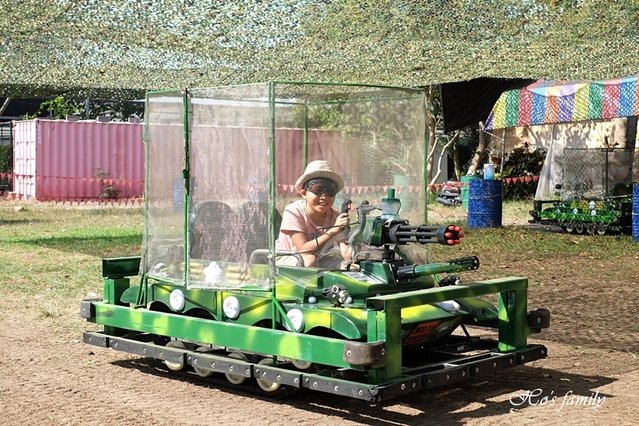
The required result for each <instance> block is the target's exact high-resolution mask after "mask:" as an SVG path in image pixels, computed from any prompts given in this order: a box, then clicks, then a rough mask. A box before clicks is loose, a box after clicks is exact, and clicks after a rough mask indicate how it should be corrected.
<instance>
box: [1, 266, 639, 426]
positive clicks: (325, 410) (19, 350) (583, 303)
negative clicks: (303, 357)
mask: <svg viewBox="0 0 639 426" xmlns="http://www.w3.org/2000/svg"><path fill="white" fill-rule="evenodd" d="M593 261H594V260H593V259H587V258H586V259H583V262H584V263H583V264H571V265H569V267H563V266H562V265H555V266H556V268H555V269H554V270H552V274H553V276H554V277H555V281H554V282H555V285H554V287H553V288H552V289H551V290H549V291H541V290H540V291H536V292H533V293H531V294H530V303H529V307H534V306H547V307H549V308H550V309H551V311H552V312H553V323H552V326H551V329H549V330H547V331H545V332H544V333H542V334H539V335H535V338H534V339H531V341H532V343H541V344H544V345H546V346H547V348H548V351H549V357H548V358H546V359H543V360H539V361H535V362H533V363H530V364H526V365H523V366H519V367H515V368H514V369H509V370H504V371H501V372H499V373H498V375H496V376H485V377H482V376H480V377H477V378H473V379H471V380H469V381H466V382H463V383H461V384H459V385H451V386H446V387H442V388H438V389H436V390H433V391H428V392H423V393H418V394H411V395H408V396H407V397H405V398H402V399H400V400H394V401H389V402H388V403H386V404H384V405H380V406H371V405H369V404H368V403H366V402H362V401H357V400H350V399H346V398H343V397H337V396H333V395H329V394H324V393H319V392H310V391H301V392H298V393H296V394H293V395H289V396H287V397H285V398H282V399H273V398H267V397H264V396H260V395H256V394H254V393H253V392H250V391H248V390H246V389H244V388H238V387H235V388H231V387H229V385H227V384H226V383H225V382H224V381H223V380H219V381H216V380H213V381H210V380H209V381H205V380H204V379H201V378H199V377H196V376H194V375H180V374H177V373H170V372H169V371H168V370H167V369H166V368H165V367H164V366H163V365H162V364H161V363H159V362H156V361H149V360H146V359H142V358H140V357H137V356H133V355H128V354H125V353H122V352H116V351H112V350H110V349H101V348H96V347H92V346H88V345H85V344H83V343H82V342H81V333H82V331H83V330H85V329H88V328H90V326H89V325H87V323H85V322H84V321H83V320H82V319H81V318H80V317H79V303H78V304H77V305H70V306H69V307H67V308H65V310H64V311H63V312H61V315H60V316H58V317H54V318H42V315H41V314H39V313H38V310H37V309H34V306H33V301H32V300H29V299H28V298H27V296H24V295H22V296H21V295H20V294H16V297H15V298H13V300H6V299H3V300H0V368H1V369H2V375H0V413H1V415H2V423H3V424H8V425H31V424H46V425H57V424H63V425H67V424H72V425H75V424H101V425H102V424H109V425H111V424H114V425H115V424H117V425H129V424H130V425H134V424H135V425H147V424H149V425H171V426H174V425H207V424H211V425H213V424H214V425H226V424H229V425H230V424H248V425H269V424H272V425H284V424H286V425H315V424H340V425H355V424H374V425H420V424H445V425H450V424H470V425H491V424H503V423H505V422H507V423H510V424H521V423H530V424H543V425H546V424H563V425H582V424H600V425H607V424H616V425H635V424H639V410H638V409H637V406H638V405H639V360H638V359H637V357H638V356H639V333H638V331H637V326H636V324H637V314H638V313H639V309H637V308H638V306H639V304H638V302H637V300H638V298H639V290H638V287H639V280H637V279H631V280H628V281H630V284H629V285H627V286H625V287H624V288H620V287H619V286H618V285H615V282H617V281H615V280H611V282H609V283H608V284H606V283H599V285H598V286H597V288H596V290H595V291H593V286H592V283H580V282H575V281H574V280H573V279H571V271H573V270H575V268H583V267H586V266H587V265H589V264H591V263H592V262H593ZM596 261H597V262H601V267H602V268H611V267H614V264H612V263H611V264H607V263H606V261H605V260H600V259H597V260H596ZM634 261H635V262H638V261H637V260H634ZM530 262H534V261H530ZM610 262H612V261H610ZM560 266H562V267H560ZM521 267H522V269H525V270H535V268H537V269H539V268H540V267H541V266H540V265H536V264H534V263H532V264H522V265H521ZM545 267H546V268H550V269H552V267H551V266H548V265H546V266H545ZM625 278H626V279H627V278H629V277H625ZM630 278H632V277H630ZM635 278H637V277H635ZM6 294H7V293H5V295H6ZM601 294H613V295H614V297H606V298H605V300H606V302H605V303H596V302H597V300H598V297H599V296H600V295H601ZM16 298H17V299H18V300H16ZM78 302H79V301H78ZM593 306H595V307H596V308H592V307H593Z"/></svg>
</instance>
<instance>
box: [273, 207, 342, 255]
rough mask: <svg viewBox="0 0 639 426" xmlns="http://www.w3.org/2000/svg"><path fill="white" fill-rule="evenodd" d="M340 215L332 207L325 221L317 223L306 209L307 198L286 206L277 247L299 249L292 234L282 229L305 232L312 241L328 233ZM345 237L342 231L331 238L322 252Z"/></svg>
mask: <svg viewBox="0 0 639 426" xmlns="http://www.w3.org/2000/svg"><path fill="white" fill-rule="evenodd" d="M338 216H339V212H338V211H337V210H335V209H333V208H332V209H330V210H329V211H328V212H327V214H326V217H325V219H324V223H315V222H313V220H312V219H311V218H310V216H309V215H308V213H307V211H306V200H298V201H295V202H293V203H291V204H289V205H288V206H286V208H285V209H284V213H283V214H282V225H281V226H280V234H279V236H278V238H277V242H276V247H277V249H278V250H288V251H297V249H296V248H295V244H293V239H292V238H291V236H290V235H287V234H285V233H283V232H282V231H289V232H303V233H304V234H305V235H306V240H307V241H312V240H314V239H315V238H317V237H319V236H320V235H322V234H324V233H326V231H328V229H329V228H330V227H331V226H332V225H334V224H335V221H337V217H338ZM344 239H345V236H344V233H343V232H340V233H339V234H337V235H335V236H334V237H333V238H332V239H331V240H329V242H328V243H327V244H326V245H325V246H324V247H323V248H322V252H325V251H328V250H330V249H332V248H333V247H334V246H335V245H336V243H337V242H338V241H342V240H344ZM318 254H319V253H318Z"/></svg>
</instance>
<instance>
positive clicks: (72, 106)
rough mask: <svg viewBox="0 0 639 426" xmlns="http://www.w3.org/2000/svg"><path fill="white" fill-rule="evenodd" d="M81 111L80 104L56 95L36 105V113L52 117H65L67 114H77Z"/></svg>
mask: <svg viewBox="0 0 639 426" xmlns="http://www.w3.org/2000/svg"><path fill="white" fill-rule="evenodd" d="M80 111H82V106H81V105H80V104H78V103H77V102H74V101H68V100H66V99H64V96H56V97H55V98H53V99H49V100H46V101H44V102H42V103H41V104H40V106H39V107H38V112H37V115H38V116H40V117H42V116H43V115H45V114H46V116H47V117H50V118H54V119H66V118H67V116H68V115H73V114H78V113H79V112H80Z"/></svg>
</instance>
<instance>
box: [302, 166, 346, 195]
mask: <svg viewBox="0 0 639 426" xmlns="http://www.w3.org/2000/svg"><path fill="white" fill-rule="evenodd" d="M317 178H326V179H330V180H332V181H333V182H335V183H336V184H337V191H338V192H339V191H341V190H342V188H344V180H343V179H342V177H341V176H340V175H338V174H337V173H335V172H334V171H333V169H332V168H331V165H330V164H328V161H326V160H315V161H311V162H310V163H308V165H307V166H306V170H304V174H303V175H302V176H300V177H299V178H298V179H297V181H296V182H295V189H296V190H297V192H300V191H301V190H302V189H304V184H305V183H306V182H308V181H309V180H311V179H317Z"/></svg>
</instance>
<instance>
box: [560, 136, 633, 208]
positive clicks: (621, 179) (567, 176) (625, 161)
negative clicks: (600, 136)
mask: <svg viewBox="0 0 639 426" xmlns="http://www.w3.org/2000/svg"><path fill="white" fill-rule="evenodd" d="M638 174H639V149H632V148H615V149H605V148H566V149H564V152H563V183H562V200H574V199H579V198H596V199H601V198H603V197H607V196H618V195H628V194H630V193H631V192H630V191H631V185H632V182H633V181H638V180H639V177H638V176H637V175H638Z"/></svg>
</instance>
